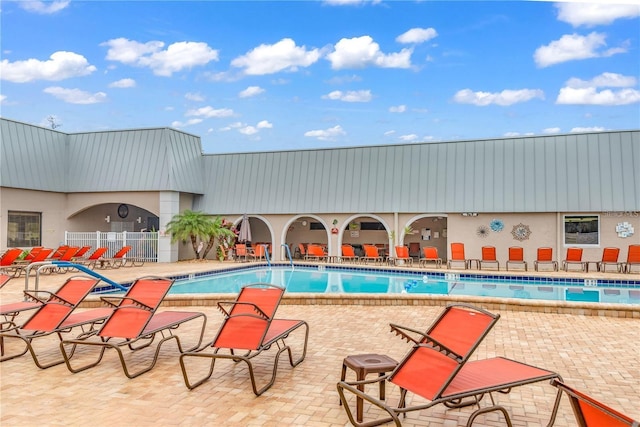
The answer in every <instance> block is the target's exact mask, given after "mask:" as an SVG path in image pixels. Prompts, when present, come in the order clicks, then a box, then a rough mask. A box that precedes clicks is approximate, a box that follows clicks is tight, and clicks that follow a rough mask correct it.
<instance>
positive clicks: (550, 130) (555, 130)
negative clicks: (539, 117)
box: [542, 127, 561, 133]
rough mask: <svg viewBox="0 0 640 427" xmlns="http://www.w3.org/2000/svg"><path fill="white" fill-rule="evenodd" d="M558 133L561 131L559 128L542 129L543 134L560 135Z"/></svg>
mask: <svg viewBox="0 0 640 427" xmlns="http://www.w3.org/2000/svg"><path fill="white" fill-rule="evenodd" d="M560 131H561V129H560V128H559V127H553V128H545V129H542V132H543V133H560Z"/></svg>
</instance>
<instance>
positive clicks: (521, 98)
mask: <svg viewBox="0 0 640 427" xmlns="http://www.w3.org/2000/svg"><path fill="white" fill-rule="evenodd" d="M534 98H540V99H544V92H543V91H542V90H540V89H519V90H503V91H502V92H497V93H491V92H473V91H472V90H471V89H463V90H460V91H458V92H457V93H456V94H455V95H454V97H453V100H454V101H455V102H457V103H459V104H473V105H477V106H480V107H484V106H487V105H491V104H496V105H501V106H503V107H504V106H508V105H513V104H517V103H520V102H527V101H530V100H532V99H534Z"/></svg>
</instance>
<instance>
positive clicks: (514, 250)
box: [506, 246, 527, 271]
mask: <svg viewBox="0 0 640 427" xmlns="http://www.w3.org/2000/svg"><path fill="white" fill-rule="evenodd" d="M512 264H515V265H521V266H523V267H524V271H527V261H525V260H524V249H522V247H521V246H511V247H510V248H509V259H508V260H507V263H506V265H507V271H509V266H510V265H512Z"/></svg>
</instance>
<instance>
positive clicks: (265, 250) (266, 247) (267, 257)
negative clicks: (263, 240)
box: [260, 245, 271, 268]
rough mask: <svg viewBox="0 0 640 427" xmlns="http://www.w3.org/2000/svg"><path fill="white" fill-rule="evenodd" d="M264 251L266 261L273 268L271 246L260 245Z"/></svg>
mask: <svg viewBox="0 0 640 427" xmlns="http://www.w3.org/2000/svg"><path fill="white" fill-rule="evenodd" d="M260 246H262V248H263V249H264V259H266V260H267V265H268V266H269V268H271V258H269V245H260Z"/></svg>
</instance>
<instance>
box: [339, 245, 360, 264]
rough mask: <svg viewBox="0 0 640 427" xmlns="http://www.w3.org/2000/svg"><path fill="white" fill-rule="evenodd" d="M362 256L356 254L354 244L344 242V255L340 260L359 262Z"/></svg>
mask: <svg viewBox="0 0 640 427" xmlns="http://www.w3.org/2000/svg"><path fill="white" fill-rule="evenodd" d="M359 260H360V257H359V256H357V255H356V251H355V250H354V249H353V246H351V245H347V244H344V245H342V256H341V257H340V261H353V262H358V261H359Z"/></svg>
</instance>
